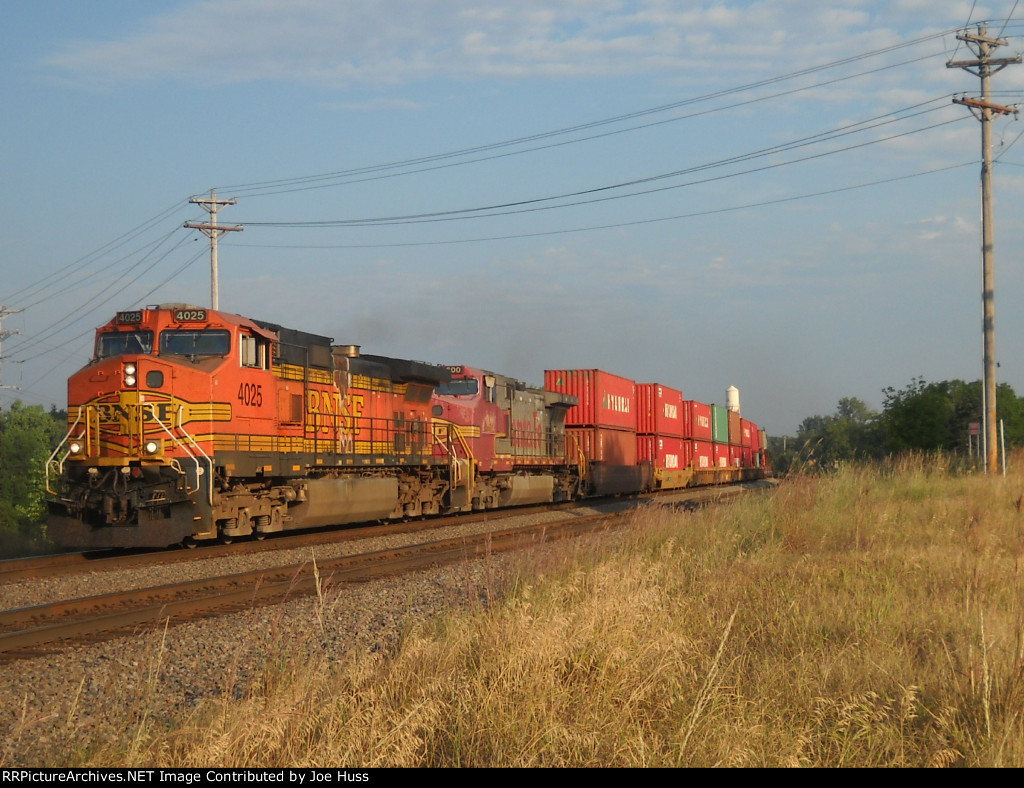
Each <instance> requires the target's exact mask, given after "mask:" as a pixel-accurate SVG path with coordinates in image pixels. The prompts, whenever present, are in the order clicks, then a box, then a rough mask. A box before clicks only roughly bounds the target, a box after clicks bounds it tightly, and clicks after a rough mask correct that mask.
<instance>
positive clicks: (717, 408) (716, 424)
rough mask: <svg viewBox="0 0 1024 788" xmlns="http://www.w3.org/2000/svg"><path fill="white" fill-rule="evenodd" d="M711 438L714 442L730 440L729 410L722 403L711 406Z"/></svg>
mask: <svg viewBox="0 0 1024 788" xmlns="http://www.w3.org/2000/svg"><path fill="white" fill-rule="evenodd" d="M711 440H712V442H714V443H728V442H729V411H728V410H727V409H726V408H723V407H722V406H721V405H712V406H711Z"/></svg>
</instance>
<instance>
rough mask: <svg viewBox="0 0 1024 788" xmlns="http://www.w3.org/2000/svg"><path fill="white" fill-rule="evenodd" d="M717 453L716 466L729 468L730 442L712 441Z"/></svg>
mask: <svg viewBox="0 0 1024 788" xmlns="http://www.w3.org/2000/svg"><path fill="white" fill-rule="evenodd" d="M711 445H712V446H713V447H714V453H715V459H714V463H715V467H716V468H728V467H729V444H728V443H712V444H711Z"/></svg>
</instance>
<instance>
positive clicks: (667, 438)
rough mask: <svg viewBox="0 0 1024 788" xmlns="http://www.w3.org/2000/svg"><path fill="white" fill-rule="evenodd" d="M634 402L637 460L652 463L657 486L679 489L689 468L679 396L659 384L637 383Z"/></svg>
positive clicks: (681, 402)
mask: <svg viewBox="0 0 1024 788" xmlns="http://www.w3.org/2000/svg"><path fill="white" fill-rule="evenodd" d="M636 399H637V411H636V432H637V438H636V441H637V459H638V460H639V461H640V462H650V463H651V464H652V466H653V469H654V476H655V479H656V480H657V483H658V484H659V485H660V486H662V487H678V486H682V485H683V484H685V477H684V474H683V471H684V469H686V468H688V467H689V465H690V452H689V451H688V449H689V448H690V446H689V443H688V442H685V443H684V441H683V433H684V432H685V429H686V408H685V407H684V403H683V393H682V392H681V391H677V390H676V389H673V388H669V387H668V386H663V385H661V384H660V383H638V384H637V387H636Z"/></svg>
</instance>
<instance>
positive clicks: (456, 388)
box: [434, 378, 480, 397]
mask: <svg viewBox="0 0 1024 788" xmlns="http://www.w3.org/2000/svg"><path fill="white" fill-rule="evenodd" d="M478 391H480V384H479V382H478V381H477V379H476V378H455V379H453V380H449V381H448V382H447V383H439V384H438V385H437V387H436V388H435V389H434V392H435V393H436V394H440V395H441V396H447V397H451V396H459V395H467V394H476V393H477V392H478Z"/></svg>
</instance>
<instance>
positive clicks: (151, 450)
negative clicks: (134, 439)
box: [145, 441, 160, 454]
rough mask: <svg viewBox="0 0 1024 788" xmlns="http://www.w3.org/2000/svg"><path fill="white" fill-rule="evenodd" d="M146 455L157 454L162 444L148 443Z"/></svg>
mask: <svg viewBox="0 0 1024 788" xmlns="http://www.w3.org/2000/svg"><path fill="white" fill-rule="evenodd" d="M145 448H146V454H156V453H157V452H158V451H160V443H159V442H158V441H146V447H145Z"/></svg>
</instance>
